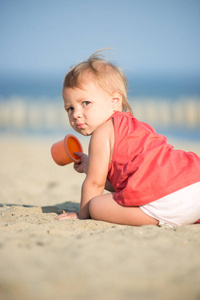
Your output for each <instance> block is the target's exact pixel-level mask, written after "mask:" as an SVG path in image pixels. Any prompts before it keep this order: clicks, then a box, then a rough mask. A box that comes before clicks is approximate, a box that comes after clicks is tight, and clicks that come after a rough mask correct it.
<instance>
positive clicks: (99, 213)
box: [89, 193, 158, 226]
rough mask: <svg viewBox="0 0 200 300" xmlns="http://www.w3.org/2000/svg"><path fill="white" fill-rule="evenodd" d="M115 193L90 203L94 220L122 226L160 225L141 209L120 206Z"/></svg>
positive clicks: (99, 197)
mask: <svg viewBox="0 0 200 300" xmlns="http://www.w3.org/2000/svg"><path fill="white" fill-rule="evenodd" d="M113 195H114V194H113V193H108V194H105V195H101V196H97V197H95V198H93V199H92V200H91V201H90V204H89V212H90V216H91V218H92V219H94V220H99V221H106V222H110V223H115V224H121V225H135V226H141V225H158V221H157V220H156V219H154V218H151V217H149V216H148V215H146V214H145V213H144V212H143V211H142V210H141V209H140V208H139V207H126V206H121V205H119V204H118V203H117V202H116V201H115V200H114V197H113Z"/></svg>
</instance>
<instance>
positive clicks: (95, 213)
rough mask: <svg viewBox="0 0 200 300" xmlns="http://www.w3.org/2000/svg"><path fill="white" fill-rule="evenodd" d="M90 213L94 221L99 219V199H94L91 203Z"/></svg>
mask: <svg viewBox="0 0 200 300" xmlns="http://www.w3.org/2000/svg"><path fill="white" fill-rule="evenodd" d="M89 213H90V217H91V218H92V219H94V220H98V219H99V197H98V196H97V197H94V198H92V199H91V200H90V203H89Z"/></svg>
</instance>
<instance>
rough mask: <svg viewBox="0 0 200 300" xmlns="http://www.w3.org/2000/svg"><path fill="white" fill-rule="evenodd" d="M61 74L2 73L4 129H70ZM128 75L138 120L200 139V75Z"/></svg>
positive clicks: (0, 102)
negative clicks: (63, 96)
mask: <svg viewBox="0 0 200 300" xmlns="http://www.w3.org/2000/svg"><path fill="white" fill-rule="evenodd" d="M63 76H64V75H63V74H58V73H57V74H54V75H52V74H46V75H42V74H41V75H40V74H37V75H31V74H27V75H17V74H16V75H15V76H8V75H5V74H0V133H3V134H6V133H14V134H17V133H19V134H29V135H37V134H40V135H51V134H54V135H55V134H58V135H62V134H64V133H65V132H70V133H72V130H71V128H70V126H69V124H68V122H67V117H66V116H65V115H64V114H65V112H64V109H63V101H62V80H63ZM127 78H128V81H129V91H128V99H129V102H130V104H131V106H132V109H133V111H134V114H135V116H136V117H137V118H138V119H140V120H141V121H144V122H147V123H149V124H150V125H152V126H153V127H154V128H155V129H156V131H157V132H158V133H161V134H164V135H170V136H173V137H177V138H178V137H179V138H182V139H188V140H195V141H197V142H198V141H199V142H200V74H199V75H197V74H196V75H191V74H190V75H189V74H179V75H177V74H157V75H151V74H140V75H136V74H127ZM61 110H62V112H61ZM45 120H46V121H45Z"/></svg>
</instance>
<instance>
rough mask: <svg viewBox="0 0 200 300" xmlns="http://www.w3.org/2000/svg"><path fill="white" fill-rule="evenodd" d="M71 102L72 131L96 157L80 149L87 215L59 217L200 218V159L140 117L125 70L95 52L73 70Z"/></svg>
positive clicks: (174, 221)
mask: <svg viewBox="0 0 200 300" xmlns="http://www.w3.org/2000/svg"><path fill="white" fill-rule="evenodd" d="M63 99H64V105H65V110H66V111H67V114H68V117H69V122H70V125H71V126H72V128H73V129H74V130H75V131H77V132H79V133H81V134H83V135H85V136H88V135H91V139H90V145H89V155H88V156H87V155H86V154H83V153H76V155H77V156H79V157H80V159H81V162H80V164H76V163H75V164H74V168H75V170H76V171H77V172H80V173H82V172H84V173H85V174H86V178H85V180H84V182H83V185H82V191H81V203H80V209H79V212H77V213H63V214H61V215H59V216H58V217H57V219H58V220H63V219H70V218H79V219H88V218H92V219H95V220H101V221H107V222H112V223H116V224H125V225H148V224H154V225H162V224H168V225H170V226H180V225H184V224H193V223H195V222H197V221H198V220H199V219H200V158H199V157H198V156H197V155H196V154H194V153H192V152H185V151H182V150H174V148H173V146H171V145H169V144H167V139H166V137H164V136H162V135H160V134H157V133H156V132H155V130H154V129H153V128H152V127H151V126H149V125H147V124H146V123H143V122H140V121H138V120H137V119H136V118H135V117H134V116H133V114H132V110H131V107H130V105H129V103H128V100H127V79H126V77H125V75H124V74H123V72H122V71H121V69H120V68H118V67H117V66H115V65H114V64H112V63H110V62H108V61H106V60H104V59H103V58H102V57H101V56H100V55H99V52H96V53H94V54H93V55H92V56H91V57H89V59H88V60H86V61H84V62H81V63H79V64H78V65H76V66H75V67H72V68H71V69H70V70H69V72H68V73H67V74H66V76H65V78H64V82H63ZM104 189H106V190H108V191H109V193H107V194H103V192H104Z"/></svg>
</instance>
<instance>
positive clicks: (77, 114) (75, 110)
mask: <svg viewBox="0 0 200 300" xmlns="http://www.w3.org/2000/svg"><path fill="white" fill-rule="evenodd" d="M73 116H74V119H77V118H80V116H81V110H80V109H74V114H73Z"/></svg>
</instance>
